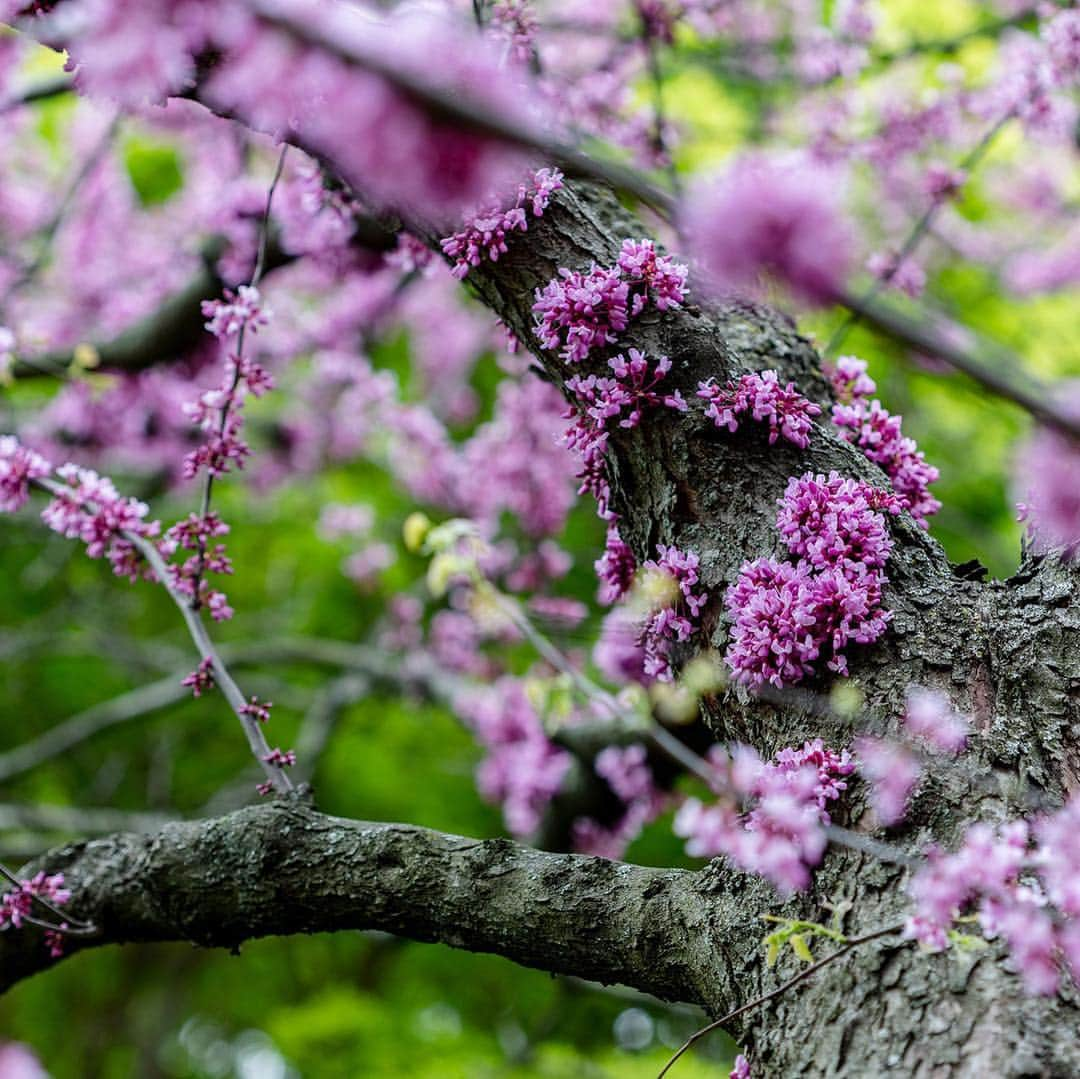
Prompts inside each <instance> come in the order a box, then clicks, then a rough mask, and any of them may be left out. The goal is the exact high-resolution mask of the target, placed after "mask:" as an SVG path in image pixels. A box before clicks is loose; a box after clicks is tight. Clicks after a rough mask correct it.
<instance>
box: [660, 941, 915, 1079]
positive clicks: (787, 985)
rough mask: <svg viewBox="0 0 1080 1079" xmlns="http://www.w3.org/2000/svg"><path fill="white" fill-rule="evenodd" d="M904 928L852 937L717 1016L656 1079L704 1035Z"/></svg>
mask: <svg viewBox="0 0 1080 1079" xmlns="http://www.w3.org/2000/svg"><path fill="white" fill-rule="evenodd" d="M903 928H904V923H903V922H897V923H896V924H895V925H889V926H886V927H885V928H884V929H875V930H874V932H872V933H864V934H863V935H862V936H861V937H851V938H850V939H849V940H848V942H847V943H846V944H845V945H844V946H843V947H842V948H838V949H837V950H836V951H835V952H833V953H832V955H827V956H825V957H824V958H823V959H819V960H818V961H817V962H816V963H811V964H810V966H808V967H806V969H805V970H801V971H799V973H798V974H796V975H795V977H793V978H789V979H788V980H787V981H786V982H784V983H783V984H782V985H779V986H777V987H776V988H775V989H773V990H770V991H769V992H768V993H763V994H762V995H761V996H759V997H754V999H753V1000H751V1001H748V1002H747V1003H746V1004H743V1005H742V1006H741V1007H738V1008H736V1009H735V1010H734V1011H730V1012H728V1013H727V1015H722V1016H720V1018H719V1019H717V1020H714V1021H713V1022H712V1023H710V1024H709V1025H708V1026H705V1027H702V1028H701V1030H699V1031H696V1032H695V1033H694V1034H691V1035H690V1037H689V1038H687V1039H686V1041H685V1042H683V1044H682V1045H680V1046H679V1048H678V1049H677V1050H676V1051H675V1054H674V1056H672V1058H671V1059H670V1060H669V1061H668V1062H667V1063H666V1064H665V1065H664V1066H663V1068H662V1069H661V1070H660V1074H659V1075H657V1077H656V1079H664V1076H665V1075H667V1073H668V1072H669V1071H671V1068H672V1066H673V1065H674V1064H675V1062H676V1061H677V1060H678V1059H679V1058H680V1057H681V1056H682V1055H683V1054H684V1053H685V1052H686V1051H687V1050H688V1049H690V1048H691V1046H693V1045H694V1044H695V1043H696V1042H698V1041H700V1040H701V1039H702V1038H704V1037H705V1036H706V1035H707V1034H711V1033H712V1032H713V1031H714V1030H717V1029H718V1028H719V1027H723V1026H726V1025H727V1024H728V1023H730V1022H731V1021H732V1020H733V1019H737V1018H738V1017H739V1016H740V1015H742V1014H743V1013H744V1012H748V1011H752V1010H753V1009H754V1008H757V1007H760V1006H761V1005H762V1004H768V1002H769V1001H770V1000H773V999H775V998H776V997H778V996H780V995H781V994H783V993H786V992H787V991H788V990H789V989H792V988H794V987H795V986H796V985H798V984H799V983H800V982H805V981H806V980H807V978H810V977H812V976H813V975H814V974H816V973H817V972H818V971H819V970H821V968H822V967H827V966H828V965H829V964H830V963H833V962H835V961H836V960H837V959H840V958H841V957H843V956H845V955H847V953H848V952H850V951H851V949H852V948H857V947H858V946H859V945H860V944H867V943H869V942H870V941H872V940H877V939H878V938H879V937H886V936H889V935H890V934H892V933H899V932H900V930H901V929H903Z"/></svg>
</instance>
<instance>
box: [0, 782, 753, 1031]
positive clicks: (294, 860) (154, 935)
mask: <svg viewBox="0 0 1080 1079" xmlns="http://www.w3.org/2000/svg"><path fill="white" fill-rule="evenodd" d="M40 869H44V870H46V871H48V872H54V873H55V872H63V873H64V876H65V883H66V885H67V886H68V887H70V888H71V890H72V898H71V901H70V904H69V907H70V910H71V912H72V913H73V914H76V915H78V917H80V918H82V919H85V920H92V921H93V923H94V924H95V925H96V926H98V927H100V934H99V935H98V936H97V937H96V938H94V939H91V940H77V941H76V940H72V941H71V942H70V949H71V951H73V952H74V951H78V950H81V949H82V948H85V947H95V946H98V945H102V944H122V943H127V942H133V941H191V942H193V943H195V944H201V945H206V946H220V947H230V948H235V947H237V946H238V945H240V944H242V943H243V942H244V941H246V940H250V939H253V938H256V937H264V936H271V935H282V934H292V933H313V932H327V931H335V930H345V929H353V930H355V929H361V930H364V929H377V930H382V931H384V932H389V933H395V934H398V935H400V936H405V937H409V938H411V939H414V940H422V941H439V942H442V943H444V944H449V945H451V946H452V947H455V948H465V949H468V950H470V951H480V952H492V953H495V954H497V955H502V956H505V957H506V958H508V959H512V960H515V961H516V962H518V963H522V964H524V965H526V966H532V967H537V968H539V969H541V970H548V971H551V972H552V973H556V974H569V975H575V976H578V977H584V978H589V979H593V980H596V981H601V982H606V983H611V982H619V983H622V984H625V985H629V986H632V987H633V988H635V989H640V990H642V991H644V992H647V993H651V994H653V995H654V996H657V997H661V998H663V999H665V1000H679V1001H690V1002H694V1003H701V1004H704V1005H705V1006H706V1007H708V1008H710V1009H713V1010H718V1009H722V1008H725V1007H733V1006H737V1005H738V1004H739V1003H741V1002H742V1001H743V1000H744V999H745V998H747V997H749V996H750V995H752V993H753V992H754V985H753V979H752V978H751V979H748V981H749V982H750V983H751V984H747V985H746V986H745V991H744V989H743V986H742V984H741V982H742V980H743V979H742V978H737V977H735V976H734V972H735V970H736V969H739V968H742V966H743V963H744V961H749V960H750V958H751V957H752V954H753V952H754V951H756V947H757V937H758V936H759V934H760V928H759V926H758V924H756V922H757V919H756V909H757V907H758V906H759V905H760V904H759V902H758V900H759V899H761V897H760V896H755V895H754V894H753V893H754V892H755V891H761V890H762V889H761V885H760V882H752V881H749V880H748V879H747V878H745V877H744V876H743V875H742V874H738V873H733V874H730V876H725V877H723V878H721V877H720V875H719V874H717V873H713V872H711V871H705V872H702V873H690V872H686V871H682V870H661V869H648V868H642V867H638V866H630V865H624V864H620V863H616V862H610V861H606V860H605V859H601V858H592V857H586V856H584V855H570V854H549V853H544V852H541V851H536V850H533V849H530V848H528V847H523V846H520V845H518V844H516V843H511V842H509V841H507V840H500V839H495V840H486V841H481V840H476V839H466V838H463V837H460V836H453V835H444V834H442V833H439V832H433V831H429V830H427V829H424V828H414V827H411V826H408V825H404V824H369V823H364V822H360V821H351V820H344V819H341V818H337V817H329V816H325V815H323V814H321V813H318V812H316V811H315V810H314V809H311V808H309V807H307V806H304V805H302V804H300V803H299V802H296V801H292V800H289V801H278V802H273V803H268V804H264V805H261V806H257V807H250V808H247V809H242V810H240V811H238V812H236V813H233V814H231V815H229V816H226V817H220V818H216V819H212V820H205V821H199V822H196V823H173V824H167V825H165V826H164V827H163V828H162V829H161V830H160V831H158V832H156V833H154V834H152V835H132V834H124V833H122V834H118V835H113V836H110V837H108V838H105V839H100V840H95V841H92V842H89V843H85V844H80V845H77V846H71V847H65V848H60V849H57V850H54V851H52V852H50V853H49V854H47V855H45V856H44V857H43V858H41V859H39V860H38V861H37V862H35V863H34V864H33V865H32V866H31V867H28V868H27V869H26V870H24V871H23V873H24V874H25V873H30V872H36V871H38V870H40ZM745 889H749V891H750V895H749V896H748V895H747V893H746V891H745ZM748 900H749V901H748ZM743 941H747V942H750V949H749V952H744V950H743V948H742V947H741V946H740V942H743ZM54 962H55V961H54V960H52V959H51V958H50V957H49V955H48V952H47V950H46V949H45V948H44V947H43V946H42V941H41V938H40V935H39V934H37V933H35V932H33V931H26V930H24V931H20V932H6V933H2V934H0V989H7V988H9V987H10V986H12V985H14V984H15V983H17V982H18V981H20V980H21V979H23V978H26V977H28V976H29V975H31V974H33V973H35V972H37V971H40V970H44V969H46V968H48V967H49V966H51V965H52V964H53V963H54Z"/></svg>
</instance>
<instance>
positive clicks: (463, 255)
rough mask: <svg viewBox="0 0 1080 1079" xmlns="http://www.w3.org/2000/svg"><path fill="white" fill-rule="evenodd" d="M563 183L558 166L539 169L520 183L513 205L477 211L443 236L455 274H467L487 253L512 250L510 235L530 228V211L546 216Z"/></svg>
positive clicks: (493, 255) (493, 256)
mask: <svg viewBox="0 0 1080 1079" xmlns="http://www.w3.org/2000/svg"><path fill="white" fill-rule="evenodd" d="M562 186H563V175H562V173H561V172H559V170H558V169H539V170H538V171H537V172H535V173H534V174H533V175H532V177H531V178H530V179H529V181H528V182H527V183H522V184H519V185H518V190H517V199H516V201H515V202H514V204H513V206H511V207H510V208H509V209H501V208H498V207H495V208H488V209H485V210H482V211H480V212H479V213H476V214H473V215H472V216H471V217H470V218H468V220H466V222H465V227H464V228H463V229H462V230H461V231H459V232H455V233H454V234H453V235H452V236H447V237H446V238H445V239H443V240H441V241H440V244H441V246H442V249H443V254H445V255H446V256H447V257H448V258H450V259H453V260H454V267H453V270H452V271H451V272H452V273H453V275H454V276H455V277H457V278H464V277H465V276H466V275H467V274H468V272H469V269H470V268H471V267H473V266H479V265H480V263H481V262H482V261H483V259H484V258H485V257H486V258H489V259H490V260H491V261H492V262H498V261H499V256H500V255H505V254H506V252H507V251H508V250H509V249H508V248H507V246H506V241H507V235H508V234H509V233H511V232H514V231H517V232H526V231H528V228H529V220H528V212H529V211H531V212H532V215H533V217H543V215H544V211H545V210H546V209H547V207H548V204H549V203H550V201H551V196H552V195H553V194H554V193H555V192H556V191H558V190H560V189H561V188H562Z"/></svg>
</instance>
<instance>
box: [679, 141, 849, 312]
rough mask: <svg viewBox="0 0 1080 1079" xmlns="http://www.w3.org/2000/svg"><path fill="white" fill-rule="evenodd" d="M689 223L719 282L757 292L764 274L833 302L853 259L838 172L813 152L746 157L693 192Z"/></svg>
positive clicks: (802, 294)
mask: <svg viewBox="0 0 1080 1079" xmlns="http://www.w3.org/2000/svg"><path fill="white" fill-rule="evenodd" d="M683 228H684V230H685V233H686V235H687V236H688V238H689V240H690V243H691V244H692V248H693V253H694V254H695V255H696V257H697V258H698V259H699V260H700V261H701V263H702V265H703V266H704V268H705V270H706V272H707V273H708V275H709V277H710V279H711V283H712V285H713V286H714V287H715V288H717V289H720V290H724V291H727V290H741V289H748V290H755V289H756V288H757V286H758V283H759V280H760V278H761V275H762V274H763V273H768V274H771V275H772V276H774V277H776V278H778V279H780V280H781V281H783V282H784V283H785V284H786V285H787V286H788V287H789V288H790V289H791V291H792V293H794V294H795V295H796V296H797V297H799V298H800V299H802V300H805V301H806V302H808V303H813V304H820V303H828V302H830V301H831V300H832V299H834V298H835V296H836V295H837V293H838V292H839V291H840V290H841V288H842V286H843V284H844V278H845V276H846V274H847V271H848V267H849V265H850V261H851V236H850V230H849V229H848V227H847V224H846V222H845V221H844V217H843V212H842V210H841V206H840V198H839V191H838V184H837V180H836V177H835V176H833V175H832V174H831V173H830V172H828V171H827V170H825V169H824V168H823V167H822V166H821V165H818V164H815V163H814V162H813V161H811V160H810V159H809V158H805V157H798V158H795V157H787V158H783V157H778V156H768V155H766V154H763V153H752V154H746V155H744V156H743V157H741V158H739V159H738V160H737V161H736V162H735V163H734V164H733V165H731V166H730V167H729V168H728V169H727V170H726V171H725V172H724V173H723V174H722V175H720V176H717V177H714V178H713V179H712V180H710V181H706V182H703V183H701V184H699V185H698V187H697V188H696V189H695V190H694V191H693V192H692V194H691V196H690V198H689V201H688V206H687V210H686V215H685V217H684V220H683Z"/></svg>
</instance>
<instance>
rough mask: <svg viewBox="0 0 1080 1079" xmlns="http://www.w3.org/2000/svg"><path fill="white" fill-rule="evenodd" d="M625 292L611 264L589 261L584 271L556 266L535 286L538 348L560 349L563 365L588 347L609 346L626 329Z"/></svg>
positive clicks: (584, 354) (578, 357) (582, 354)
mask: <svg viewBox="0 0 1080 1079" xmlns="http://www.w3.org/2000/svg"><path fill="white" fill-rule="evenodd" d="M629 295H630V288H629V286H628V285H627V283H626V282H625V281H624V280H623V279H622V274H621V272H620V271H619V270H618V269H617V268H613V269H604V268H603V267H600V266H597V265H596V264H595V263H593V265H592V268H591V269H590V270H589V271H588V272H587V273H583V272H580V271H571V270H567V269H560V270H559V276H558V277H555V278H553V279H552V280H551V281H549V282H548V283H547V285H546V286H545V287H544V288H543V289H542V290H541V289H537V290H536V302H535V303H534V304H533V314H534V315H535V316H536V336H537V339H538V340H539V341H540V344H541V345H542V346H543V347H544V348H548V349H561V355H562V357H563V359H564V360H566V361H567V362H568V363H577V362H578V361H579V360H584V359H585V358H586V357H587V356H588V355H589V353H590V351H592V349H594V348H603V347H604V346H605V345H610V344H614V343H615V341H617V340H618V338H617V336H616V335H617V334H619V333H621V332H622V331H623V330H625V329H626V326H627V323H628V322H629V319H630V314H629V310H628V306H627V305H628V302H629Z"/></svg>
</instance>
